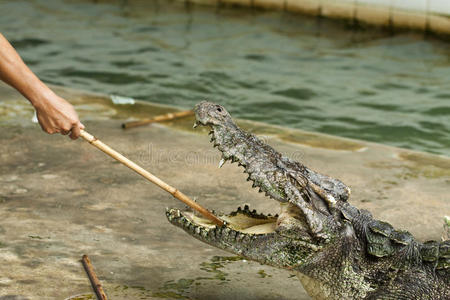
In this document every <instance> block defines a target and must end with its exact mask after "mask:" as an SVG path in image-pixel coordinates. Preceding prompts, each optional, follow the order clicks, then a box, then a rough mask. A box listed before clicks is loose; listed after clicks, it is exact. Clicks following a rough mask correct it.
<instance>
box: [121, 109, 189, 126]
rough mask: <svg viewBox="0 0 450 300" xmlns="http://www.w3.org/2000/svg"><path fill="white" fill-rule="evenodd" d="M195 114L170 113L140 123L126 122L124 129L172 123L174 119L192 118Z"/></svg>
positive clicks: (183, 112) (184, 112)
mask: <svg viewBox="0 0 450 300" xmlns="http://www.w3.org/2000/svg"><path fill="white" fill-rule="evenodd" d="M193 114H194V112H193V111H192V110H187V111H180V112H174V113H168V114H165V115H160V116H156V117H154V118H152V119H145V120H140V121H132V122H126V123H123V124H122V128H123V129H128V128H133V127H138V126H143V125H147V124H150V123H155V122H162V121H170V120H174V119H177V118H182V117H187V116H191V115H193Z"/></svg>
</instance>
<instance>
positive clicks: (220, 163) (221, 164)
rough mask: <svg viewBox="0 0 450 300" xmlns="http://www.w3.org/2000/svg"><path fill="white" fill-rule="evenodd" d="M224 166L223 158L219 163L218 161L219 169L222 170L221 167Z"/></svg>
mask: <svg viewBox="0 0 450 300" xmlns="http://www.w3.org/2000/svg"><path fill="white" fill-rule="evenodd" d="M224 164H225V159H224V158H222V159H221V160H220V161H219V168H222V166H223V165H224Z"/></svg>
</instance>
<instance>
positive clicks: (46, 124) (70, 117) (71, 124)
mask: <svg viewBox="0 0 450 300" xmlns="http://www.w3.org/2000/svg"><path fill="white" fill-rule="evenodd" d="M34 108H35V109H36V115H37V119H38V121H39V125H41V128H42V130H44V131H45V132H47V133H49V134H54V133H61V134H63V135H67V134H69V133H70V135H69V136H70V138H71V139H73V140H75V139H77V138H78V137H79V136H80V130H82V129H84V125H83V124H82V123H81V122H80V120H79V119H78V115H77V113H76V111H75V109H74V108H73V106H72V105H71V104H70V103H69V102H67V101H66V100H64V99H63V98H61V97H59V96H57V95H56V94H54V93H51V95H49V96H47V97H46V98H45V99H44V100H41V101H39V102H38V103H37V104H36V105H34Z"/></svg>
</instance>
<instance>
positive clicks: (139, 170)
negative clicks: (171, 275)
mask: <svg viewBox="0 0 450 300" xmlns="http://www.w3.org/2000/svg"><path fill="white" fill-rule="evenodd" d="M80 136H81V137H82V138H83V139H85V140H86V141H88V142H89V143H90V144H91V145H93V146H95V147H97V148H98V149H100V150H101V151H103V152H104V153H106V154H108V155H109V156H111V157H112V158H114V159H115V160H117V161H119V162H121V163H122V164H124V165H125V166H127V167H128V168H130V169H131V170H133V171H135V172H136V173H138V174H139V175H141V176H142V177H144V178H146V179H147V180H148V181H150V182H152V183H154V184H156V185H157V186H159V187H160V188H162V189H163V190H165V191H166V192H169V193H170V194H172V196H174V197H175V198H177V199H178V200H181V201H182V202H184V203H185V204H187V205H189V206H190V207H191V208H193V209H195V210H196V211H198V212H199V213H201V214H202V215H203V216H205V217H206V218H208V219H209V220H211V221H212V222H214V223H215V224H217V225H219V226H222V225H223V221H222V220H221V219H219V218H218V217H216V216H215V215H213V214H212V213H211V212H210V211H209V210H207V209H206V208H204V207H203V206H201V205H200V204H198V203H197V202H195V201H193V200H191V199H190V198H189V197H188V196H186V195H185V194H183V193H182V192H180V191H179V190H177V189H176V188H174V187H172V186H170V185H168V184H167V183H165V182H164V181H162V180H161V179H159V178H158V177H156V176H155V175H153V174H151V173H150V172H148V171H146V170H144V169H143V168H142V167H140V166H138V165H137V164H135V163H134V162H132V161H131V160H129V159H128V158H126V157H125V156H123V155H122V154H120V153H119V152H117V151H115V150H113V149H111V148H110V147H109V146H108V145H106V144H104V143H102V142H101V141H100V140H98V139H97V138H96V137H94V136H92V135H91V134H89V133H87V132H86V131H84V130H81V134H80Z"/></svg>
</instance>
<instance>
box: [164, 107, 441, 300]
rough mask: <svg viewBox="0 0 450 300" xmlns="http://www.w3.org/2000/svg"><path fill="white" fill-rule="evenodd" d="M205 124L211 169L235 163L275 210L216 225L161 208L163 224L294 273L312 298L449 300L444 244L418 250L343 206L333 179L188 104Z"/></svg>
mask: <svg viewBox="0 0 450 300" xmlns="http://www.w3.org/2000/svg"><path fill="white" fill-rule="evenodd" d="M194 111H195V116H196V121H195V124H194V127H196V126H198V125H204V126H210V128H211V131H210V134H211V135H212V138H211V142H212V143H213V144H214V147H217V148H218V150H219V151H220V152H221V155H222V158H221V160H220V162H219V167H220V166H222V165H223V164H224V163H225V162H226V161H231V162H237V163H238V164H239V166H241V167H243V168H244V172H245V173H247V174H248V179H247V180H248V181H251V182H252V183H253V185H252V186H253V188H258V189H259V191H260V192H263V193H265V195H266V196H267V197H268V198H270V199H273V200H276V201H278V202H279V203H280V207H281V208H280V212H279V213H278V214H275V215H273V214H268V215H265V214H260V213H258V212H256V210H250V208H249V207H248V206H244V207H243V208H242V207H239V208H238V209H237V210H236V211H233V212H231V213H229V214H218V217H219V218H221V219H222V220H223V221H224V223H225V224H224V225H223V226H217V225H215V224H213V223H212V222H211V221H209V220H207V219H205V218H203V217H200V216H197V215H196V214H195V213H194V212H192V211H189V210H179V209H175V208H168V209H167V210H166V216H167V218H168V220H169V222H170V223H172V224H173V225H175V226H178V227H180V228H181V229H183V230H184V231H186V232H187V233H188V234H190V235H191V236H193V237H194V238H196V239H198V240H200V241H202V242H205V243H207V244H209V245H212V246H214V247H217V248H220V249H223V250H225V251H228V252H231V253H234V254H236V255H239V256H241V257H244V258H246V259H248V260H253V261H256V262H259V263H261V264H265V265H270V266H274V267H277V268H283V269H287V270H290V271H292V272H294V273H295V274H296V275H297V276H298V278H299V279H300V282H301V283H302V284H303V287H304V288H305V290H306V291H307V293H308V294H309V295H310V296H311V297H312V298H313V299H450V268H449V266H450V240H445V241H427V242H420V241H418V240H416V239H415V238H414V237H413V236H412V235H411V234H410V233H409V232H407V231H404V230H396V229H394V228H393V226H391V225H390V224H389V223H387V222H384V221H380V220H376V219H374V218H373V217H372V215H371V213H370V212H369V211H367V210H364V209H358V208H356V207H355V206H353V205H351V204H350V203H349V202H348V199H349V197H350V188H349V187H347V186H346V185H345V184H344V183H342V182H341V181H340V180H337V179H334V178H331V177H329V176H327V175H323V174H320V173H318V172H315V171H313V170H311V169H309V168H308V167H306V166H304V165H303V164H301V163H300V162H297V161H293V160H291V159H289V158H287V157H285V156H283V155H281V154H280V153H279V152H277V151H276V150H275V149H273V148H272V147H271V146H269V145H267V144H265V143H264V142H263V141H261V140H260V139H259V138H258V137H256V136H255V135H253V134H251V133H248V132H245V131H244V130H242V129H240V128H239V127H238V126H237V125H236V124H235V123H234V122H233V120H232V118H231V116H230V114H229V113H228V112H227V111H226V110H225V108H224V107H223V106H221V105H217V104H214V103H211V102H206V101H202V102H200V103H199V104H197V105H196V106H195V109H194Z"/></svg>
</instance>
